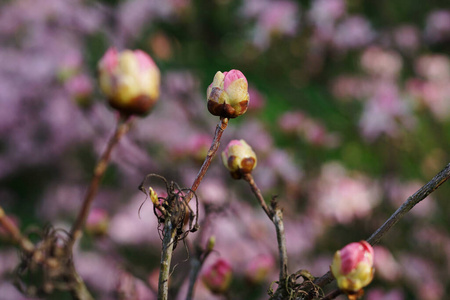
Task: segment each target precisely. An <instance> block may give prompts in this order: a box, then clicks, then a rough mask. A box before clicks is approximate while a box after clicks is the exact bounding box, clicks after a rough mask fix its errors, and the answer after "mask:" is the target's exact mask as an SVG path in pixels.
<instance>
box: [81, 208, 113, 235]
mask: <svg viewBox="0 0 450 300" xmlns="http://www.w3.org/2000/svg"><path fill="white" fill-rule="evenodd" d="M108 227H109V217H108V213H107V212H106V211H105V210H103V209H101V208H94V209H92V210H91V212H90V213H89V215H88V218H87V220H86V231H87V232H88V233H89V234H91V235H94V236H104V235H105V234H106V233H107V232H108Z"/></svg>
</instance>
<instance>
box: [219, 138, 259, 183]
mask: <svg viewBox="0 0 450 300" xmlns="http://www.w3.org/2000/svg"><path fill="white" fill-rule="evenodd" d="M222 161H223V164H224V165H225V167H226V168H227V169H228V170H229V171H230V173H231V176H232V177H233V178H234V179H240V178H242V175H244V174H248V173H250V172H251V171H252V170H253V169H254V168H255V167H256V154H255V152H253V150H252V147H250V146H249V145H248V144H247V143H246V142H245V141H244V140H239V141H238V140H232V141H231V142H229V143H228V146H227V147H226V148H225V150H224V151H223V152H222Z"/></svg>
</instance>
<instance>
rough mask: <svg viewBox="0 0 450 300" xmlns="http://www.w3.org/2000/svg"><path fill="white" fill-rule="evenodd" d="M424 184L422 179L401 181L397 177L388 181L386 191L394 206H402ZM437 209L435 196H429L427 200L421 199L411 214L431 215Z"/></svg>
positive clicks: (418, 215) (417, 215)
mask: <svg viewBox="0 0 450 300" xmlns="http://www.w3.org/2000/svg"><path fill="white" fill-rule="evenodd" d="M423 185H424V183H423V182H420V181H417V180H415V181H407V182H401V181H398V180H395V179H390V180H389V181H387V182H386V190H387V191H386V192H387V195H388V197H389V200H390V201H391V203H392V205H393V206H394V207H400V205H402V204H403V203H404V202H405V201H406V200H407V199H408V198H409V197H410V196H412V195H413V194H414V193H415V192H416V191H418V190H419V189H420V188H421V187H422V186H423ZM435 210H436V204H435V199H434V197H433V196H432V195H431V196H428V197H427V198H426V200H423V201H421V202H420V203H419V204H417V205H416V206H415V207H414V208H413V209H412V210H411V212H410V213H411V214H412V215H414V216H416V217H429V216H432V214H433V213H434V212H435Z"/></svg>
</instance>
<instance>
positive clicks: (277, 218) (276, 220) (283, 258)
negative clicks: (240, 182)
mask: <svg viewBox="0 0 450 300" xmlns="http://www.w3.org/2000/svg"><path fill="white" fill-rule="evenodd" d="M243 179H244V180H245V181H247V182H248V184H249V185H250V187H251V189H252V191H253V194H255V196H256V199H258V202H259V205H261V207H262V209H263V210H264V212H265V213H266V215H267V216H268V217H269V219H270V220H271V221H272V223H273V224H274V225H275V230H276V233H277V242H278V256H279V265H280V275H279V282H278V288H277V290H276V292H275V294H274V295H273V296H272V297H271V299H280V300H281V299H285V297H286V296H287V282H286V281H287V279H288V276H287V274H288V269H287V265H288V257H287V250H286V236H285V233H284V223H283V212H282V210H281V209H280V208H279V207H278V205H277V201H276V198H275V197H274V198H272V201H271V205H270V206H271V207H270V208H269V207H268V206H267V204H266V201H265V200H264V198H263V196H262V193H261V190H260V189H259V188H258V186H257V185H256V183H255V181H254V179H253V176H252V175H251V174H245V175H244V176H243Z"/></svg>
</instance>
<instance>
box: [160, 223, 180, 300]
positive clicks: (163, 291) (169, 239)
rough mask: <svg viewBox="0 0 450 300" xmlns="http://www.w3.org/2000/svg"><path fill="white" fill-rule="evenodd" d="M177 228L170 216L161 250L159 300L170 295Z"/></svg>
mask: <svg viewBox="0 0 450 300" xmlns="http://www.w3.org/2000/svg"><path fill="white" fill-rule="evenodd" d="M175 236H176V228H173V224H172V221H171V220H170V217H166V222H165V223H164V238H163V244H162V250H161V264H160V268H159V282H158V300H167V299H168V297H169V275H170V263H171V261H172V253H173V245H174V240H175Z"/></svg>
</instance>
